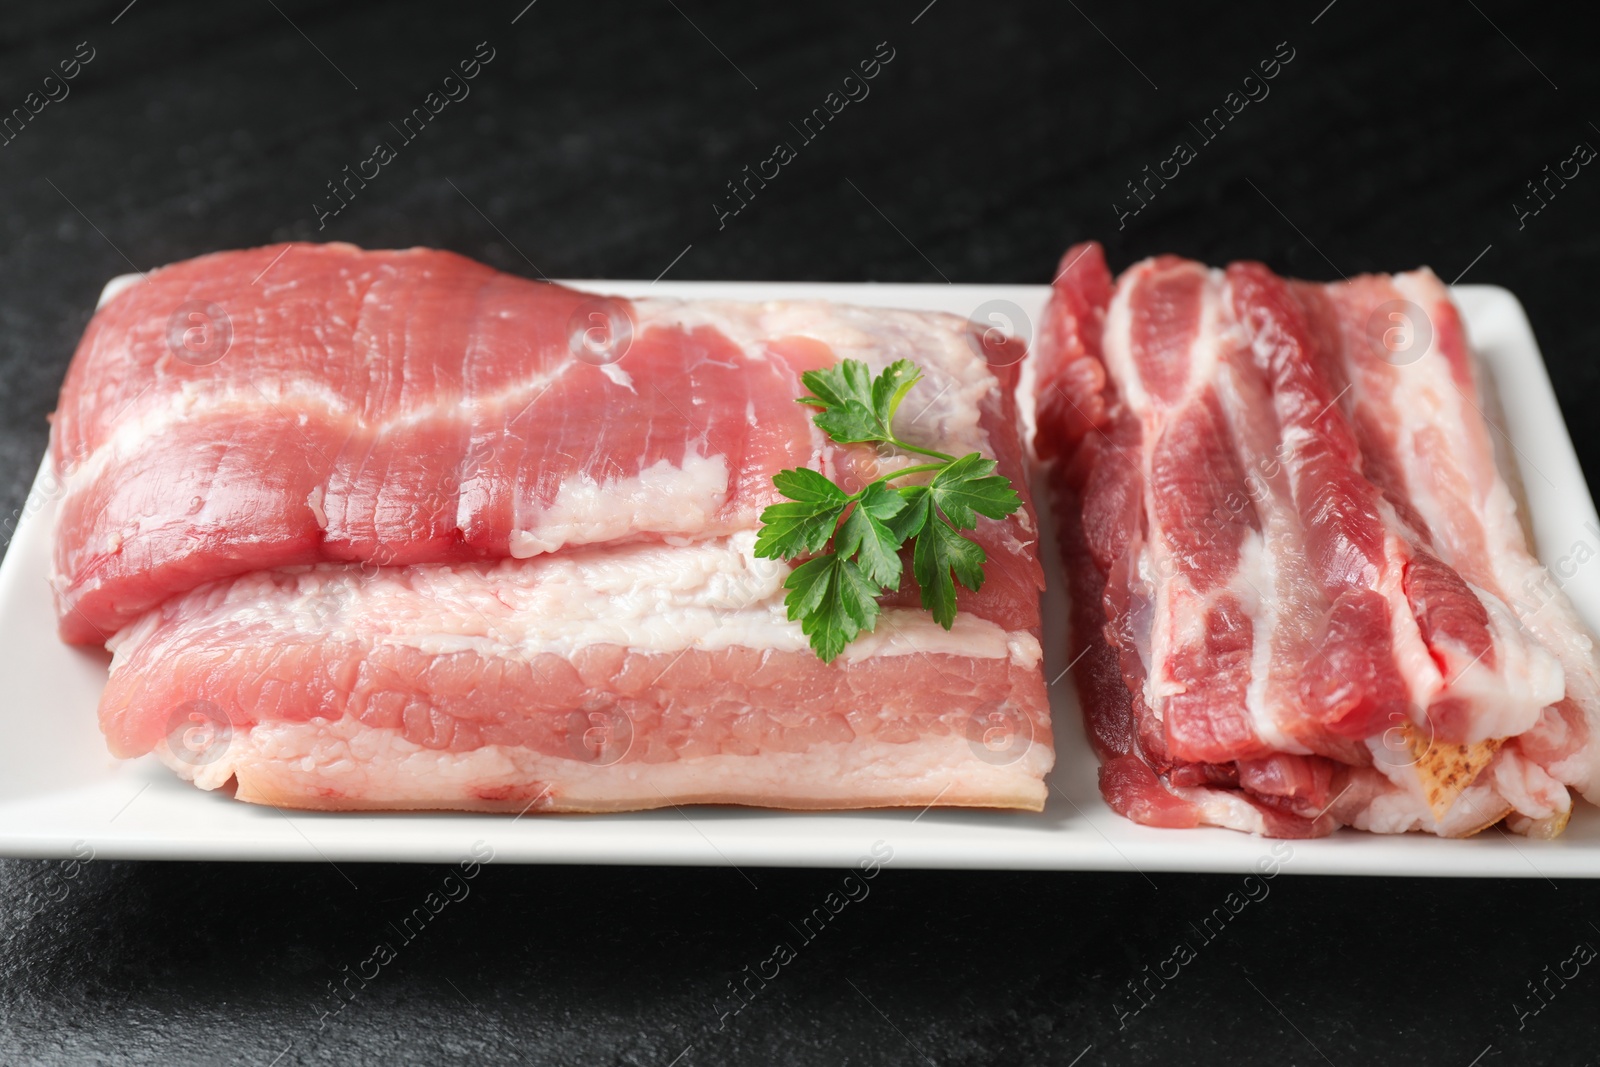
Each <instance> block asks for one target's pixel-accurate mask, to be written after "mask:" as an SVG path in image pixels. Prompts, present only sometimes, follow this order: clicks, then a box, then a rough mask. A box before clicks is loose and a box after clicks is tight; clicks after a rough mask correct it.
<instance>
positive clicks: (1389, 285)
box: [1036, 244, 1600, 837]
mask: <svg viewBox="0 0 1600 1067" xmlns="http://www.w3.org/2000/svg"><path fill="white" fill-rule="evenodd" d="M1039 359H1040V361H1041V363H1040V368H1039V384H1038V391H1039V397H1038V440H1037V442H1036V444H1037V447H1038V450H1039V452H1040V454H1041V455H1042V456H1044V457H1046V458H1048V459H1050V460H1051V461H1052V465H1051V475H1050V482H1051V487H1052V491H1053V495H1054V499H1055V504H1056V508H1057V512H1058V514H1059V516H1060V526H1061V528H1062V550H1063V553H1064V557H1065V560H1066V567H1067V573H1068V576H1069V581H1070V583H1071V593H1072V598H1073V608H1072V627H1071V631H1072V638H1071V641H1072V648H1071V650H1070V651H1071V654H1072V656H1073V657H1075V658H1078V659H1077V662H1078V665H1077V666H1076V667H1075V669H1074V675H1075V677H1076V683H1077V688H1078V693H1079V697H1080V702H1081V704H1082V705H1083V708H1084V711H1085V715H1086V719H1087V726H1088V729H1089V734H1090V738H1091V741H1092V742H1093V745H1094V747H1095V750H1096V752H1097V754H1098V755H1099V757H1100V760H1101V773H1100V784H1101V791H1102V792H1103V794H1104V795H1105V797H1106V800H1107V802H1108V803H1110V805H1111V806H1112V807H1113V808H1114V809H1115V810H1117V811H1118V812H1121V813H1122V814H1124V815H1126V816H1128V817H1129V818H1132V819H1134V820H1135V821H1138V822H1142V823H1146V824H1149V825H1155V826H1196V825H1201V824H1211V825H1218V826H1228V827H1233V828H1235V829H1240V830H1247V831H1252V832H1256V833H1262V834H1268V835H1272V836H1284V837H1298V836H1313V835H1320V834H1326V833H1330V832H1332V831H1333V830H1334V829H1336V828H1338V827H1339V826H1345V825H1347V826H1354V827H1357V828H1359V829H1365V830H1374V831H1379V832H1402V831H1407V830H1424V831H1428V832H1432V833H1437V834H1440V835H1444V836H1465V835H1468V834H1472V833H1475V832H1477V831H1479V830H1482V829H1484V828H1486V827H1488V826H1491V825H1493V824H1495V823H1498V822H1500V821H1501V820H1505V822H1506V824H1507V825H1508V826H1509V827H1510V828H1511V829H1513V830H1516V831H1519V832H1522V833H1527V834H1532V835H1536V836H1553V835H1555V834H1557V833H1559V832H1560V831H1561V829H1562V828H1563V827H1564V826H1565V824H1566V820H1567V817H1568V814H1569V813H1570V810H1571V803H1572V801H1571V797H1570V793H1569V789H1575V790H1577V791H1578V792H1579V793H1581V794H1583V795H1584V796H1586V797H1588V798H1589V799H1590V800H1597V799H1600V773H1597V772H1600V743H1597V741H1596V739H1597V738H1600V732H1597V731H1600V685H1597V677H1600V674H1597V670H1596V661H1595V649H1594V644H1593V640H1592V638H1591V637H1590V635H1589V633H1588V631H1587V629H1586V628H1585V626H1584V625H1583V623H1582V622H1581V621H1580V620H1579V619H1578V617H1577V615H1576V614H1575V613H1574V611H1573V609H1572V607H1571V605H1570V604H1569V603H1568V602H1567V601H1566V599H1565V598H1564V597H1563V596H1562V595H1561V593H1560V592H1559V590H1558V589H1557V588H1556V587H1555V586H1554V583H1552V582H1551V581H1549V579H1548V577H1547V576H1546V575H1545V573H1544V569H1543V568H1542V567H1541V566H1540V565H1539V563H1538V562H1537V560H1535V559H1534V557H1533V555H1532V554H1531V551H1530V549H1529V545H1528V540H1527V537H1526V535H1525V533H1524V529H1523V526H1522V525H1521V523H1520V521H1519V518H1518V514H1517V505H1516V501H1515V498H1514V496H1513V493H1512V490H1511V488H1510V486H1509V485H1508V483H1507V480H1506V478H1505V477H1503V476H1502V474H1501V472H1500V470H1499V468H1498V467H1497V462H1496V448H1495V441H1494V439H1493V437H1492V436H1491V435H1492V434H1493V433H1494V432H1495V431H1493V430H1492V429H1491V427H1490V426H1489V424H1488V423H1487V421H1486V416H1485V415H1484V411H1485V410H1486V409H1487V408H1488V407H1489V406H1490V397H1489V396H1488V394H1487V393H1486V390H1485V387H1484V385H1483V383H1482V382H1481V381H1480V380H1479V377H1478V374H1477V372H1476V370H1475V367H1474V361H1473V359H1472V357H1471V355H1470V353H1469V351H1468V348H1467V342H1466V338H1465V336H1464V333H1463V330H1462V326H1461V321H1460V318H1459V316H1458V315H1457V312H1456V309H1455V307H1454V305H1453V304H1452V303H1451V301H1450V297H1449V294H1448V292H1447V291H1446V289H1445V287H1444V286H1443V285H1442V284H1441V283H1440V282H1439V280H1438V279H1437V278H1435V277H1434V275H1433V274H1432V273H1431V272H1429V271H1427V270H1420V271H1416V272H1413V273H1409V274H1400V275H1395V276H1392V277H1390V276H1367V277H1360V278H1355V279H1351V280H1348V281H1345V282H1341V283H1334V284H1328V285H1321V284H1314V283H1309V282H1295V281H1288V280H1285V279H1282V278H1279V277H1277V276H1276V275H1274V274H1273V273H1272V272H1270V271H1269V270H1267V269H1266V268H1265V267H1263V266H1261V265H1260V264H1256V263H1236V264H1234V265H1232V266H1230V267H1228V268H1227V269H1226V270H1213V269H1208V268H1206V267H1204V266H1202V265H1201V264H1198V263H1193V262H1190V261H1187V260H1183V259H1178V258H1176V257H1172V256H1162V257H1158V258H1155V259H1150V260H1145V261H1144V262H1142V263H1138V264H1135V265H1134V266H1133V267H1131V268H1129V269H1128V270H1127V271H1126V272H1125V273H1124V274H1123V275H1122V276H1121V277H1120V278H1118V279H1116V280H1115V281H1114V280H1113V279H1112V277H1111V274H1110V272H1109V271H1108V269H1107V267H1106V262H1105V258H1104V255H1103V253H1102V251H1101V249H1100V247H1099V246H1098V245H1096V244H1086V245H1080V246H1078V247H1076V248H1074V249H1072V250H1071V251H1069V252H1068V254H1067V256H1066V258H1065V259H1064V260H1063V270H1062V273H1061V275H1060V276H1059V277H1058V279H1057V280H1056V282H1055V288H1054V292H1053V294H1052V299H1051V303H1050V307H1049V310H1048V313H1047V320H1046V323H1045V327H1044V329H1043V331H1042V336H1041V342H1040V352H1039Z"/></svg>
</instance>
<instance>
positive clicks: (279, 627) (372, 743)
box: [100, 549, 1052, 811]
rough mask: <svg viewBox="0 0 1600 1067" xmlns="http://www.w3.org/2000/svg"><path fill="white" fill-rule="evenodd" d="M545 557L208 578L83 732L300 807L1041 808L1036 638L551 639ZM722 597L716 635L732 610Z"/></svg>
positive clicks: (124, 657) (165, 622) (148, 632)
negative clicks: (1011, 650) (824, 648)
mask: <svg viewBox="0 0 1600 1067" xmlns="http://www.w3.org/2000/svg"><path fill="white" fill-rule="evenodd" d="M657 551H658V552H659V553H660V555H661V556H662V557H663V558H666V557H670V555H671V553H672V552H673V551H682V550H670V549H661V550H657ZM607 565H608V564H607V563H606V562H605V561H601V562H600V563H598V564H594V565H591V571H590V573H592V574H600V573H601V570H602V569H603V568H604V567H605V566H607ZM564 567H566V563H565V561H563V560H561V559H559V558H550V559H547V560H544V559H541V560H526V561H509V562H506V563H503V564H499V565H497V566H493V567H488V566H482V565H458V566H448V565H413V566H409V567H400V568H383V569H375V570H374V571H373V572H372V573H371V574H362V573H361V572H360V571H359V570H352V569H351V568H346V567H326V566H325V567H323V568H318V569H314V570H311V571H301V572H295V573H285V572H281V571H279V572H262V573H259V574H254V575H249V576H245V577H243V578H238V579H233V580H230V581H224V582H219V583H215V584H213V585H210V586H206V587H203V588H201V589H199V590H196V591H194V592H192V593H189V594H186V595H184V596H181V597H177V598H175V599H173V600H170V601H168V602H167V604H165V605H164V606H163V607H162V608H160V609H158V610H156V611H153V612H151V613H149V614H148V615H147V616H146V617H145V618H144V619H142V620H141V621H140V622H139V623H138V624H137V625H135V626H133V627H130V628H129V629H128V630H127V631H125V632H124V633H123V634H122V635H120V636H119V638H118V641H117V642H116V659H115V663H114V665H113V669H112V672H111V681H110V684H109V685H108V687H107V689H106V693H105V697H104V699H103V701H102V704H101V710H100V715H101V725H102V728H103V729H104V732H105V734H106V737H107V740H108V742H109V744H110V747H111V750H112V752H113V753H114V754H115V755H118V756H122V757H130V756H136V755H142V754H144V753H147V752H150V751H157V752H158V753H159V754H160V755H161V756H162V758H163V759H164V760H165V761H166V762H167V763H168V764H169V765H171V766H173V767H174V769H176V770H178V771H179V772H180V773H183V774H185V776H186V777H191V778H195V779H196V780H199V781H201V782H202V784H206V785H209V786H213V787H214V786H215V785H217V784H220V783H222V782H224V781H226V780H227V779H228V778H235V779H236V780H237V783H238V790H239V792H238V795H239V796H240V797H241V798H243V799H251V800H260V801H266V802H270V803H276V804H287V805H292V806H297V807H311V808H333V809H353V808H386V807H392V808H419V807H421V808H427V807H440V808H463V809H479V810H507V809H509V810H514V811H516V810H525V809H527V808H528V807H529V806H530V805H533V806H534V807H536V808H537V809H538V810H551V811H563V810H585V811H603V810H616V809H622V808H637V807H655V806H657V805H664V804H667V803H688V802H722V803H742V804H765V805H774V806H783V807H796V806H798V807H852V806H872V805H889V804H916V805H919V806H920V805H927V804H928V803H930V802H932V801H933V800H934V799H935V798H936V797H938V798H939V802H940V803H945V804H964V805H992V806H1013V807H1027V808H1035V809H1037V808H1039V807H1041V806H1042V804H1043V801H1044V785H1043V781H1042V779H1043V774H1044V772H1045V771H1046V770H1048V769H1049V766H1050V763H1051V762H1052V747H1051V735H1050V717H1049V712H1048V707H1047V703H1046V700H1045V695H1044V683H1043V680H1042V678H1041V676H1040V672H1039V669H1038V666H1037V657H1036V656H1035V657H1033V659H1032V660H1031V661H1029V660H1026V659H1024V660H1022V661H1020V662H1019V660H1018V659H1017V658H1016V657H1013V656H1010V655H1006V654H1004V652H1003V649H1004V645H1003V644H1002V645H1001V648H1002V654H1001V655H998V656H993V655H991V656H987V657H984V656H978V655H968V654H959V653H952V652H948V651H934V652H929V653H924V654H919V653H917V652H915V651H909V650H906V651H905V653H904V654H899V655H871V656H867V657H863V658H856V659H849V658H841V659H839V660H836V661H835V662H834V663H833V664H825V663H823V662H821V661H820V660H818V659H817V657H816V656H815V655H813V654H812V653H811V652H810V651H809V650H807V649H804V648H800V649H773V648H756V647H749V646H742V645H731V646H727V647H721V648H694V647H684V648H665V649H660V650H652V651H638V650H634V649H631V648H629V647H626V646H624V645H622V644H618V643H613V642H610V641H599V642H595V643H581V644H578V645H576V647H562V646H559V645H556V644H554V643H552V642H551V641H550V640H549V639H548V637H544V638H541V636H540V634H541V633H542V632H543V631H541V630H540V626H541V623H540V622H539V621H538V620H537V619H536V618H534V617H533V613H532V612H531V611H530V607H532V606H535V605H536V604H538V603H540V601H539V600H538V599H537V598H538V597H540V596H542V595H543V594H542V592H541V585H542V584H544V583H548V582H552V581H559V580H563V575H562V573H561V570H560V569H561V568H564ZM530 598H531V599H530ZM731 611H732V613H731V614H730V615H729V618H728V622H727V624H726V626H725V627H724V628H723V631H726V630H728V629H732V628H734V627H737V626H740V625H745V624H747V623H748V622H749V618H748V617H747V616H746V615H743V614H740V613H739V612H738V610H737V609H731ZM758 621H759V620H758ZM587 622H588V623H589V624H592V622H593V620H587ZM584 624H585V623H581V622H576V621H575V622H573V623H572V624H571V625H572V628H573V629H574V630H576V629H577V628H579V627H581V626H582V625H584ZM646 625H648V619H647V620H646ZM713 632H719V631H715V630H714V631H713ZM1027 639H1028V640H1031V635H1028V636H1027ZM1033 647H1034V648H1037V645H1036V644H1035V645H1033ZM941 789H946V790H948V791H947V792H945V793H944V795H943V796H940V791H941ZM652 790H655V792H652Z"/></svg>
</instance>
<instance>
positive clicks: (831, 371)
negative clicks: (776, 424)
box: [798, 359, 889, 444]
mask: <svg viewBox="0 0 1600 1067" xmlns="http://www.w3.org/2000/svg"><path fill="white" fill-rule="evenodd" d="M800 381H801V382H802V383H803V384H804V385H805V387H806V388H807V389H810V390H811V395H810V396H803V397H801V398H800V399H799V401H798V403H801V404H810V405H811V406H813V407H820V408H822V411H821V412H819V413H818V414H817V415H815V416H814V417H813V418H812V421H813V422H815V423H816V424H817V426H818V427H820V428H821V429H822V431H823V432H824V433H826V434H827V435H828V436H829V437H831V438H833V439H834V440H835V441H838V442H839V443H840V444H862V443H868V442H873V441H884V440H887V439H888V437H889V433H888V427H887V426H886V425H885V424H884V423H883V421H882V420H880V419H879V418H878V414H877V411H876V409H875V406H874V404H873V389H872V370H871V368H869V367H868V366H867V365H866V364H865V363H862V362H861V361H860V360H856V359H845V360H840V361H839V362H838V363H837V364H835V365H834V366H832V367H825V368H823V369H822V370H808V371H806V372H805V373H804V374H802V375H800Z"/></svg>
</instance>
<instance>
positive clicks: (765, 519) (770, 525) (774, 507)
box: [755, 467, 850, 559]
mask: <svg viewBox="0 0 1600 1067" xmlns="http://www.w3.org/2000/svg"><path fill="white" fill-rule="evenodd" d="M772 483H773V484H774V485H775V486H777V487H778V492H780V493H782V494H783V495H784V496H786V497H788V498H789V500H790V501H791V502H790V503H782V504H771V505H769V506H768V507H767V508H766V510H764V511H762V513H761V522H762V526H761V530H760V532H759V533H757V534H756V546H755V554H756V555H757V556H759V557H761V558H763V559H793V558H794V557H795V556H799V555H803V554H805V553H807V552H821V551H822V549H823V548H824V547H825V546H826V545H827V543H828V538H830V537H832V536H833V531H834V529H835V528H836V527H837V526H838V525H839V516H840V515H842V514H844V509H845V508H846V507H848V506H849V504H850V497H849V496H847V495H846V494H845V491H844V490H843V489H840V488H839V487H838V486H837V485H834V484H833V483H832V482H830V481H828V479H826V478H824V477H823V476H822V475H821V474H819V473H817V472H816V471H814V470H808V469H806V468H804V467H801V468H800V469H798V470H785V471H779V472H778V473H777V474H775V475H773V478H772Z"/></svg>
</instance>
